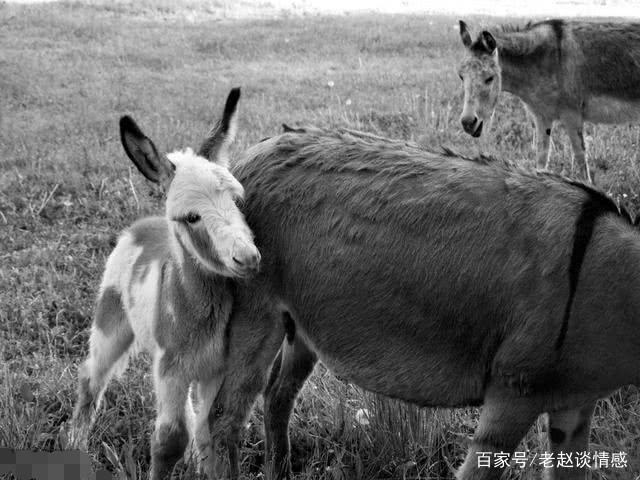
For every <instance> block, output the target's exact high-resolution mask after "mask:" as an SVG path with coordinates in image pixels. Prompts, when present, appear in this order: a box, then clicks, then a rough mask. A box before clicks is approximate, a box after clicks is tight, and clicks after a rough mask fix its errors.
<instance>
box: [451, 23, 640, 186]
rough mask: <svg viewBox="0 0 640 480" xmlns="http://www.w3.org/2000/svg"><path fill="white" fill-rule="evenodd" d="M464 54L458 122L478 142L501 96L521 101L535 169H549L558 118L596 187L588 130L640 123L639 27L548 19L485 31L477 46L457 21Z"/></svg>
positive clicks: (581, 168)
mask: <svg viewBox="0 0 640 480" xmlns="http://www.w3.org/2000/svg"><path fill="white" fill-rule="evenodd" d="M460 37H461V38H462V43H463V44H464V46H465V47H466V51H467V55H466V56H465V58H464V60H463V61H462V63H461V64H460V66H459V68H458V72H459V75H460V78H461V79H462V81H463V83H464V106H463V110H462V115H461V117H460V121H461V123H462V126H463V128H464V130H465V131H466V132H467V133H469V134H471V135H473V136H474V137H478V136H480V135H481V134H482V130H483V126H484V123H485V121H487V122H488V121H489V119H490V117H491V116H492V115H493V111H494V109H495V106H496V103H497V100H498V95H499V93H500V91H501V90H505V91H507V92H510V93H513V94H514V95H517V96H518V97H520V98H521V99H522V101H523V102H524V103H525V105H526V106H527V108H528V110H529V111H530V112H531V113H532V114H533V117H534V120H535V129H536V150H537V153H536V161H537V165H538V168H543V167H544V168H548V166H549V137H550V135H551V127H552V123H553V121H554V120H559V121H560V122H561V123H562V124H563V125H564V127H565V129H566V132H567V134H568V135H569V139H570V141H571V145H572V147H573V153H574V160H575V164H577V166H578V169H579V171H580V175H581V176H582V177H583V178H585V179H587V180H589V181H591V172H590V170H589V168H588V164H587V161H586V156H585V145H584V135H583V124H584V122H585V121H588V122H594V123H623V122H631V121H635V120H638V119H640V24H639V23H589V22H579V21H571V22H566V21H563V20H548V21H544V22H539V23H534V24H529V25H527V26H526V27H525V28H522V29H520V28H513V27H505V26H503V27H500V28H498V29H497V30H496V31H495V32H494V33H491V32H489V31H487V30H483V31H482V32H481V33H480V34H479V35H478V37H477V38H476V39H475V40H473V39H472V37H471V34H470V33H469V29H468V28H467V25H466V24H465V23H464V22H463V21H460Z"/></svg>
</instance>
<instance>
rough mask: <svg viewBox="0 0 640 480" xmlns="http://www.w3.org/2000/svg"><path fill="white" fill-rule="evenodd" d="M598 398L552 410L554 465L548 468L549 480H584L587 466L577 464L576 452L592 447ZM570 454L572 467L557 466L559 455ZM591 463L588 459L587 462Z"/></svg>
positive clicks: (550, 415) (550, 421) (550, 429)
mask: <svg viewBox="0 0 640 480" xmlns="http://www.w3.org/2000/svg"><path fill="white" fill-rule="evenodd" d="M594 407H595V402H589V403H587V404H586V405H584V406H583V407H581V408H576V409H573V410H564V411H561V412H552V413H549V445H550V446H551V451H552V452H553V458H554V468H549V469H545V479H546V480H584V479H585V478H586V476H587V471H588V468H586V466H585V467H583V468H578V465H577V463H576V462H577V458H578V457H577V456H578V455H579V454H580V453H583V452H588V451H589V432H590V431H591V416H592V414H593V409H594ZM561 452H562V454H563V455H565V458H566V455H567V454H570V455H571V463H570V466H569V467H561V468H555V467H557V464H558V461H559V455H560V453H561ZM587 463H588V462H587Z"/></svg>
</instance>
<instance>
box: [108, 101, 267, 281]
mask: <svg viewBox="0 0 640 480" xmlns="http://www.w3.org/2000/svg"><path fill="white" fill-rule="evenodd" d="M239 98H240V90H239V89H233V90H231V92H230V93H229V96H228V98H227V102H226V105H225V109H224V114H223V116H222V118H221V119H220V121H219V122H218V123H217V124H216V126H215V127H214V128H213V129H212V130H211V132H210V133H209V135H208V136H207V138H206V139H205V141H204V142H203V144H202V147H201V148H200V151H199V152H198V153H197V154H196V153H195V152H193V150H191V149H190V148H188V149H186V150H183V151H176V152H173V153H169V154H167V155H161V154H159V153H158V151H157V149H156V147H155V145H154V144H153V142H152V141H151V140H150V139H149V138H147V137H146V136H145V135H144V133H142V131H141V130H140V128H139V127H138V126H137V125H136V123H135V122H134V121H133V119H131V118H130V117H127V116H125V117H122V118H121V119H120V136H121V140H122V145H123V146H124V149H125V151H126V152H127V155H128V156H129V158H130V159H131V160H132V161H133V163H134V164H135V165H136V167H138V169H139V170H140V172H141V173H142V174H143V175H144V176H145V177H147V178H148V179H149V180H151V181H152V182H155V183H159V184H162V185H164V186H165V191H166V197H167V198H166V217H167V222H168V224H169V231H170V234H171V236H172V238H171V245H172V249H174V251H176V252H177V253H179V254H183V255H184V256H187V257H189V258H191V259H193V260H194V261H195V262H196V263H197V264H198V265H199V266H200V267H201V268H203V269H205V270H207V271H210V272H213V273H217V274H220V275H224V276H228V277H242V276H246V275H248V274H250V273H253V272H254V271H255V270H256V269H257V267H258V265H259V262H260V253H259V252H258V249H257V248H256V246H255V245H254V243H253V235H252V233H251V230H250V229H249V227H248V225H247V224H246V222H245V220H244V217H243V215H242V212H241V211H240V210H239V209H238V207H237V205H236V201H237V200H240V199H242V197H243V195H244V190H243V188H242V185H240V183H239V182H238V181H237V180H236V179H235V177H234V176H233V175H231V173H230V172H229V170H228V169H227V155H228V146H229V144H230V143H231V141H232V140H233V136H234V133H235V129H236V126H235V122H236V117H235V112H236V105H237V103H238V99H239Z"/></svg>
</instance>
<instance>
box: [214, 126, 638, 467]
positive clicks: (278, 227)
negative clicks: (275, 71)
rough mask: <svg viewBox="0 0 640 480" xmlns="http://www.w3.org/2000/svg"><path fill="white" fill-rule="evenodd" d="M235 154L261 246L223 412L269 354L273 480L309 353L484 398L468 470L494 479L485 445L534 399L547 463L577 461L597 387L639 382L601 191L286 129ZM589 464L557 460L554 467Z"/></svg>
mask: <svg viewBox="0 0 640 480" xmlns="http://www.w3.org/2000/svg"><path fill="white" fill-rule="evenodd" d="M244 156H245V159H244V161H241V162H239V163H237V164H236V165H235V167H234V168H233V170H232V171H233V173H234V175H235V176H236V178H238V180H239V181H240V182H241V183H242V184H243V185H244V187H245V189H246V195H245V200H244V202H243V206H242V209H243V213H244V215H245V218H246V221H247V224H248V225H249V226H250V227H251V229H252V231H253V232H254V235H255V239H256V242H257V244H258V245H259V248H260V251H261V252H262V254H263V256H264V260H263V261H262V262H261V266H260V272H259V273H258V274H257V275H256V276H255V277H254V279H252V281H251V283H250V284H248V285H247V287H246V288H238V289H237V291H236V298H238V300H237V301H236V303H235V305H237V306H238V308H234V311H233V313H232V318H231V320H230V322H229V324H230V327H231V332H232V335H231V337H230V339H229V350H230V352H231V353H230V356H229V358H230V360H229V361H227V362H226V367H225V373H224V378H225V380H224V384H223V386H222V387H221V389H220V391H219V393H218V395H217V398H216V400H215V402H214V405H215V406H216V407H215V408H214V414H215V415H214V416H216V417H217V418H216V422H214V425H221V422H222V421H223V420H224V422H225V423H224V425H232V424H233V423H232V422H229V421H228V420H226V416H227V414H229V413H230V412H231V411H234V412H235V413H234V415H235V417H236V418H243V415H244V414H242V413H239V411H240V409H242V408H249V407H250V406H251V405H252V404H253V400H254V398H255V396H257V395H258V393H259V392H260V390H261V389H262V388H264V383H263V382H264V379H265V377H266V373H265V372H266V371H268V370H269V367H270V363H271V360H270V359H273V358H274V357H275V361H273V366H272V368H271V375H270V378H269V381H268V383H267V385H266V390H265V402H264V405H265V407H264V423H265V433H266V449H267V456H266V460H267V462H266V463H267V469H268V470H270V471H268V473H270V474H271V478H275V479H279V480H280V479H283V478H291V468H290V462H289V452H290V446H289V438H288V431H287V428H288V423H289V417H290V415H291V412H292V410H293V407H294V402H295V398H296V395H297V394H298V392H299V391H300V389H301V387H302V385H303V384H304V382H305V380H306V378H307V376H308V375H309V374H310V373H311V371H312V369H313V367H314V364H315V363H316V361H317V360H318V359H319V360H321V361H322V362H323V363H324V364H325V365H326V366H327V367H328V368H329V369H330V370H331V371H333V372H334V373H336V374H337V375H339V376H341V377H343V378H345V379H347V380H348V381H350V382H353V383H355V384H357V385H359V386H360V387H362V388H364V389H366V390H369V391H372V392H377V393H380V394H383V395H387V396H391V397H395V398H399V399H402V400H405V401H408V402H412V403H414V404H417V405H419V406H440V407H460V406H467V405H476V406H480V405H482V412H481V414H480V418H479V423H478V426H477V428H476V430H475V433H474V436H473V439H472V441H471V442H470V445H469V449H468V451H467V457H466V460H465V461H464V463H463V464H462V465H461V466H460V468H459V470H458V472H457V478H458V479H459V480H497V479H498V478H500V477H501V475H502V474H503V473H504V469H503V468H502V465H501V464H500V462H498V461H497V459H498V457H497V456H494V454H498V453H500V452H502V455H505V454H508V455H511V454H512V453H513V452H514V451H515V450H516V448H517V446H518V444H519V442H520V441H521V439H522V438H523V437H524V436H525V434H526V433H527V431H528V430H529V428H530V426H531V425H532V424H533V423H534V422H535V420H536V419H537V418H538V416H539V415H540V414H542V413H547V414H548V426H549V428H548V438H549V452H551V453H552V454H553V458H554V459H558V458H561V457H560V455H563V456H565V458H567V457H566V456H567V455H570V456H571V458H576V456H577V455H579V454H580V452H587V451H588V450H589V432H590V423H591V415H592V412H593V410H594V407H595V403H596V401H597V399H599V398H603V397H606V396H607V395H609V394H610V393H611V392H612V391H614V390H615V389H617V388H619V387H621V386H623V385H628V384H635V385H640V373H639V370H638V368H637V365H638V362H640V337H639V336H638V335H637V332H638V330H639V329H640V321H639V318H640V298H639V297H638V295H637V292H638V291H640V273H638V272H639V270H640V233H639V231H638V227H637V226H636V225H634V224H633V223H632V222H631V218H630V217H629V215H628V214H627V213H626V212H624V211H620V210H619V209H618V207H617V206H616V204H615V203H614V202H613V201H612V200H611V199H610V198H608V197H607V196H606V195H605V194H604V193H602V192H600V191H598V190H595V189H593V188H591V187H589V186H588V185H586V184H583V183H581V182H575V181H572V180H570V179H567V178H564V177H561V176H558V175H555V174H552V173H549V172H544V171H539V172H536V171H527V170H524V169H520V168H518V167H517V166H515V165H513V164H512V163H510V162H507V161H498V160H494V161H491V160H489V159H482V158H481V159H477V160H471V159H466V158H462V157H460V156H457V155H454V154H452V153H451V152H442V151H429V150H427V149H424V148H419V147H418V146H417V145H413V144H411V143H406V142H398V141H393V140H387V139H384V138H380V137H376V136H372V135H368V134H362V133H359V132H352V131H345V130H338V131H329V130H322V129H308V130H305V129H296V130H295V131H287V133H285V134H283V135H279V136H276V137H274V138H271V139H269V140H265V141H263V142H260V143H259V144H257V145H256V146H254V147H252V148H251V149H249V150H247V152H246V153H245V155H244ZM270 305H271V306H270ZM252 318H253V319H254V320H253V329H251V328H249V327H248V326H250V325H251V319H252ZM238 325H246V326H244V327H243V328H242V331H240V332H239V333H238V334H237V335H236V334H233V332H235V331H238V327H237V326H238ZM278 330H279V331H284V332H285V333H286V340H285V341H284V342H283V343H282V347H281V349H280V352H279V353H277V351H278V348H277V345H275V344H274V342H273V333H272V332H274V331H278ZM244 332H249V334H248V335H246V336H244V337H243V333H244ZM265 332H266V333H268V334H269V335H272V337H271V338H270V339H267V338H265V339H264V340H261V339H260V337H261V335H265ZM279 335H280V338H282V336H281V333H280V334H279ZM276 337H277V336H276ZM248 342H251V343H250V344H249V343H248ZM256 346H258V348H256ZM243 350H244V354H242V352H243ZM258 354H260V356H258ZM276 354H277V355H276ZM265 359H269V360H268V361H265ZM228 380H233V382H232V383H227V381H228ZM252 395H253V397H251V396H252ZM223 405H226V407H225V406H223ZM218 406H222V408H218ZM486 456H490V457H493V460H494V461H493V462H491V465H490V466H486V467H484V466H482V463H479V461H478V460H479V459H481V457H484V458H485V459H486V458H487V457H486ZM588 471H589V469H588V468H587V467H586V466H585V465H584V464H580V465H578V464H574V468H564V465H562V464H559V463H555V464H554V465H553V466H551V468H548V469H546V474H545V475H546V476H545V478H546V479H549V480H550V479H554V480H585V477H586V475H587V474H588ZM629 473H630V472H629Z"/></svg>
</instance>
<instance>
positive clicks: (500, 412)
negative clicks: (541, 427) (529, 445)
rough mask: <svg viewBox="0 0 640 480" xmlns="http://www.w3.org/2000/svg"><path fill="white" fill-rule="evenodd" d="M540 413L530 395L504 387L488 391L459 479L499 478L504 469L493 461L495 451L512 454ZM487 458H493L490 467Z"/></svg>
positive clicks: (493, 479)
mask: <svg viewBox="0 0 640 480" xmlns="http://www.w3.org/2000/svg"><path fill="white" fill-rule="evenodd" d="M539 413H540V412H539V410H538V408H537V405H536V404H535V403H534V402H533V401H532V399H530V398H525V397H520V396H516V395H514V394H513V393H512V392H510V391H507V390H502V389H501V390H500V391H497V390H494V391H489V392H487V395H486V397H485V401H484V405H483V407H482V411H481V413H480V422H479V424H478V427H477V428H476V431H475V434H474V436H473V440H472V442H471V445H470V446H469V450H468V451H467V456H466V458H465V461H464V463H463V464H462V466H461V467H460V469H459V470H458V473H457V479H458V480H495V479H499V478H500V476H501V475H502V473H503V472H504V468H500V465H496V464H495V463H494V460H495V456H494V454H495V453H497V452H504V453H508V454H509V455H511V454H512V453H513V451H514V450H515V448H516V447H517V446H518V444H519V443H520V440H522V438H523V437H524V436H525V434H526V433H527V430H529V427H530V426H531V424H532V423H533V422H534V421H535V419H536V418H537V417H538V414H539ZM486 458H489V459H490V466H483V464H482V462H483V461H484V459H486Z"/></svg>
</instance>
